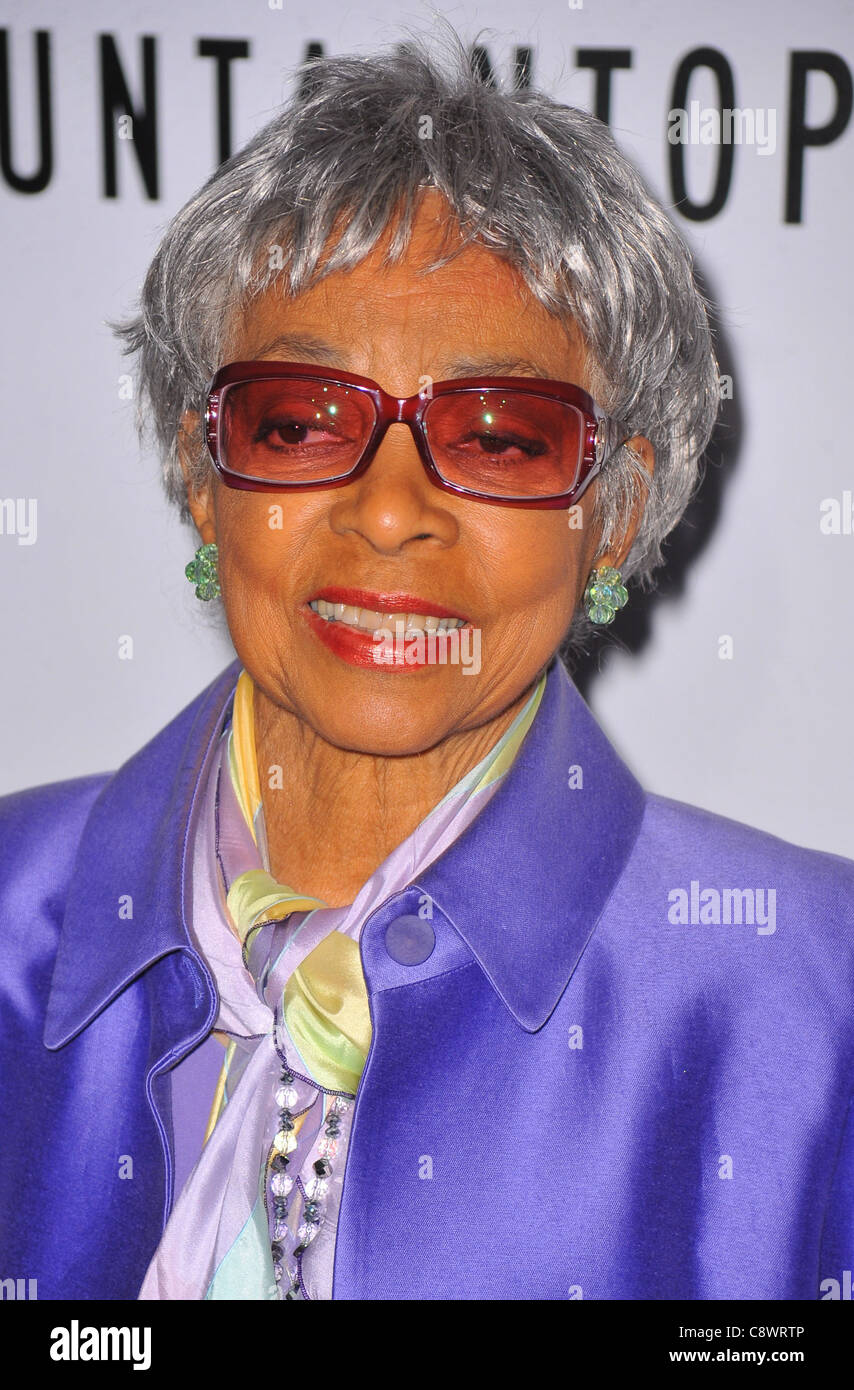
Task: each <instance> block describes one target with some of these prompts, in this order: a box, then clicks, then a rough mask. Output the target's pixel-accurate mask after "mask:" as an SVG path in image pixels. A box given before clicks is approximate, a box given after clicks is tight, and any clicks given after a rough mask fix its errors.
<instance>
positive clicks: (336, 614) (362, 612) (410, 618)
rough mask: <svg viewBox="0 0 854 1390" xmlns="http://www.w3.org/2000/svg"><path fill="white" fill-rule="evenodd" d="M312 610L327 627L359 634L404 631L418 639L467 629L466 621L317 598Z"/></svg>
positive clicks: (311, 605)
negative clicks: (337, 625) (339, 626)
mask: <svg viewBox="0 0 854 1390" xmlns="http://www.w3.org/2000/svg"><path fill="white" fill-rule="evenodd" d="M308 606H309V608H310V609H311V610H312V612H313V613H316V614H317V615H318V617H320V618H323V619H324V621H325V622H327V623H342V624H344V626H346V627H350V628H356V629H357V630H358V631H360V632H367V633H374V632H379V631H382V630H383V629H385V630H391V631H392V632H397V631H398V629H399V628H400V629H402V631H403V635H404V637H407V636H409V635H410V634H411V635H412V636H417V634H418V633H423V632H453V631H454V630H455V629H456V628H461V627H464V626H465V623H466V620H465V618H450V617H442V618H440V617H439V616H438V615H437V614H435V613H412V612H409V613H402V612H397V613H392V612H379V611H378V610H376V609H371V608H357V607H355V606H354V605H353V604H348V603H330V602H329V601H328V600H327V599H322V598H316V599H312V600H311V601H310V603H309V605H308Z"/></svg>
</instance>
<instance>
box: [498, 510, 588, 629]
mask: <svg viewBox="0 0 854 1390" xmlns="http://www.w3.org/2000/svg"><path fill="white" fill-rule="evenodd" d="M586 549H587V547H586V541H585V533H584V529H583V526H582V527H580V528H576V529H573V528H570V525H569V521H568V518H567V513H566V512H564V511H555V512H543V513H541V514H540V515H539V516H537V517H532V516H531V515H530V514H528V515H526V516H524V519H523V521H521V522H520V523H519V524H517V525H516V526H515V527H514V528H513V529H511V530H510V531H509V532H508V533H507V534H506V536H505V537H504V538H503V542H500V543H498V544H496V543H495V540H493V546H492V550H491V557H492V563H493V565H494V573H495V575H496V583H497V584H498V586H499V588H500V592H501V593H502V594H504V595H505V596H506V599H507V607H508V608H514V607H515V608H528V607H530V606H532V605H535V604H537V603H543V602H544V601H548V600H552V602H553V603H554V605H555V607H556V608H557V609H564V608H572V607H573V606H574V603H575V597H576V594H577V592H578V586H579V583H580V582H581V576H582V570H584V568H585V563H586ZM585 577H586V571H585Z"/></svg>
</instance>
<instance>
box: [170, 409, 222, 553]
mask: <svg viewBox="0 0 854 1390" xmlns="http://www.w3.org/2000/svg"><path fill="white" fill-rule="evenodd" d="M199 423H200V417H199V414H198V411H195V410H187V411H185V412H184V414H183V415H182V416H181V423H180V425H179V426H178V459H179V461H180V464H181V472H182V473H183V474H184V485H185V487H186V489H187V505H188V507H189V508H190V515H191V516H192V518H193V521H194V522H195V524H196V530H197V531H198V533H199V535H200V536H201V538H202V544H203V545H207V544H208V542H209V541H215V540H216V513H215V511H214V496H213V479H212V477H210V475H209V477H208V481H207V482H206V483H204V484H203V485H202V486H201V487H198V486H194V484H193V469H192V460H193V459H194V458H196V456H197V454H198V447H199V444H198V440H199Z"/></svg>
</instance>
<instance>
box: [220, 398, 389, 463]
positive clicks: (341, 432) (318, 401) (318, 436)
mask: <svg viewBox="0 0 854 1390" xmlns="http://www.w3.org/2000/svg"><path fill="white" fill-rule="evenodd" d="M373 425H374V406H373V402H372V400H371V398H370V397H369V396H367V395H365V393H364V392H362V391H354V390H353V389H352V388H349V387H347V386H338V385H336V384H335V383H334V382H319V381H312V380H308V379H306V380H302V379H301V378H299V377H294V378H289V379H287V380H281V381H273V380H259V381H245V382H240V383H238V384H236V385H233V386H228V387H226V388H225V390H224V392H223V395H222V398H221V401H220V415H219V424H218V430H219V456H220V462H221V463H222V464H223V466H224V467H225V468H228V469H229V470H230V471H231V472H232V473H238V474H240V476H241V477H244V478H250V479H255V480H257V481H259V482H282V483H316V482H328V481H331V480H334V479H335V478H340V477H345V476H346V475H347V473H349V472H350V471H351V469H353V468H354V467H355V465H356V464H357V463H358V461H359V459H360V457H361V455H362V453H363V452H364V449H365V445H366V444H367V442H368V439H369V438H370V435H371V430H372V429H373Z"/></svg>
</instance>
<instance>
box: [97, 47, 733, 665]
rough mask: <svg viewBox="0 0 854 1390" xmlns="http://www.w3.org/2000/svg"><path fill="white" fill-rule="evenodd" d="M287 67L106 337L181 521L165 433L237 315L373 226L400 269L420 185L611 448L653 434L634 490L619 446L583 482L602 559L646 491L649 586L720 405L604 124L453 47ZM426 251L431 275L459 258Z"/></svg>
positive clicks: (292, 287) (633, 182)
mask: <svg viewBox="0 0 854 1390" xmlns="http://www.w3.org/2000/svg"><path fill="white" fill-rule="evenodd" d="M299 71H300V75H301V77H302V88H301V91H300V92H299V93H298V94H297V95H295V96H294V97H293V98H292V100H291V101H290V102H289V103H288V104H287V105H286V106H284V107H283V108H282V110H281V111H280V112H279V113H278V114H277V115H276V116H275V117H274V119H273V120H272V121H270V122H269V123H268V124H267V125H265V126H264V127H263V129H261V130H260V131H258V133H257V134H256V135H255V136H254V137H253V139H252V140H250V141H249V143H248V144H247V145H246V146H245V147H244V148H243V149H242V150H240V151H239V152H238V153H236V154H234V155H233V156H232V157H231V158H230V159H228V160H227V161H226V162H225V163H224V164H223V165H222V166H221V167H220V168H219V169H218V170H217V171H216V172H215V173H214V174H213V175H212V177H211V178H210V179H208V181H207V183H205V184H204V186H203V187H202V188H201V189H200V191H199V192H198V193H197V194H196V195H195V196H194V197H193V198H191V199H190V201H189V202H188V203H186V205H185V206H184V207H183V208H182V209H181V211H180V212H179V213H178V214H177V216H176V217H175V218H174V219H173V221H172V222H171V224H170V225H169V227H168V229H167V231H166V233H165V235H164V237H163V240H162V242H161V244H160V246H159V248H158V250H157V253H156V255H155V257H154V260H153V261H152V264H151V267H150V269H149V271H148V273H147V275H146V278H145V283H144V285H143V287H142V292H141V296H140V304H139V310H138V313H137V314H136V315H135V316H134V317H132V318H130V319H128V320H127V321H125V322H124V323H117V324H113V325H112V327H113V328H114V331H115V332H116V333H117V334H118V335H119V337H120V338H121V339H122V340H123V343H124V351H125V352H126V353H132V354H136V355H137V362H138V372H139V383H138V384H139V389H138V392H137V399H138V402H139V404H138V416H137V424H138V427H139V430H140V434H141V436H144V435H145V433H146V432H147V431H148V430H149V429H153V433H154V435H155V438H156V441H157V444H158V446H159V449H160V452H161V457H162V460H163V464H162V469H163V481H164V485H165V488H166V492H167V495H168V497H169V498H170V499H171V500H172V501H174V502H175V503H177V504H178V506H179V508H180V510H181V515H182V518H183V519H184V520H188V519H189V509H188V506H187V498H186V491H185V484H184V478H183V474H182V471H181V467H180V463H179V454H178V435H179V425H180V420H181V417H182V415H183V414H184V412H185V411H188V410H193V411H197V412H199V413H200V414H201V413H202V410H203V403H204V393H205V388H206V386H207V384H208V382H209V381H210V378H211V377H212V376H213V374H214V372H215V371H216V369H217V368H218V367H220V366H221V365H222V364H223V362H225V361H227V360H229V359H228V356H227V344H228V340H229V334H230V331H231V326H232V324H233V323H234V321H235V318H236V315H237V314H238V313H239V311H240V309H241V308H242V307H243V306H245V304H246V303H248V302H249V300H250V299H251V298H252V297H253V296H255V295H257V294H260V293H263V292H264V290H266V289H268V288H269V287H270V286H271V285H272V284H273V283H274V282H276V281H281V284H282V289H283V291H284V293H286V294H290V295H297V294H299V293H301V292H302V291H303V290H306V289H308V288H310V287H311V285H313V284H314V283H316V282H317V281H318V280H320V279H321V278H322V277H323V276H324V275H325V274H328V273H330V272H331V271H334V270H347V269H351V268H352V267H353V266H355V265H356V264H358V263H359V262H360V261H361V260H363V259H364V257H365V256H367V255H368V253H369V252H370V251H371V250H372V248H373V247H374V246H375V244H376V242H377V241H378V240H379V238H380V237H381V235H382V234H383V232H384V231H385V230H386V229H387V228H390V227H391V228H392V230H393V235H392V236H391V237H390V242H389V248H388V253H387V262H388V263H391V262H393V261H395V260H397V259H399V258H400V256H401V255H402V254H403V253H404V251H405V249H406V246H407V244H408V241H409V235H410V230H411V226H412V221H413V218H414V215H415V213H416V212H417V204H418V200H419V195H420V191H421V190H422V189H424V188H425V187H431V188H435V189H438V190H439V191H440V192H441V193H442V194H443V195H444V197H445V198H446V199H447V202H448V203H449V205H450V207H451V208H452V209H453V212H454V214H455V217H456V219H457V222H456V225H457V227H458V228H459V229H460V230H461V231H462V233H463V240H462V243H461V244H460V245H459V247H458V249H462V247H463V246H464V245H466V244H467V243H468V242H471V241H476V242H478V243H480V244H481V245H483V246H485V247H486V248H487V249H489V250H491V251H493V252H494V253H496V254H497V255H499V256H501V257H502V258H503V259H504V260H505V261H507V262H509V263H510V265H511V266H513V267H515V268H516V269H517V270H518V271H519V272H520V274H521V275H522V277H523V278H524V281H525V282H526V284H527V285H528V287H529V288H530V290H531V292H532V293H533V294H534V295H535V296H536V298H537V299H538V300H539V301H540V302H541V303H542V304H543V305H544V306H545V307H546V309H547V310H548V311H549V312H550V313H552V314H554V315H555V316H556V317H557V318H558V319H559V320H561V321H564V322H566V323H567V326H569V324H570V323H571V322H572V321H574V323H575V324H576V325H577V326H578V327H579V328H580V330H581V333H582V335H583V338H584V340H585V344H586V348H587V352H588V360H589V375H590V380H589V386H590V390H591V393H592V395H593V396H594V398H595V399H596V400H597V402H598V403H599V404H600V405H601V406H602V407H603V408H604V409H606V410H607V411H608V412H609V413H610V414H611V415H613V416H614V417H616V418H617V419H619V420H621V421H624V422H626V425H627V426H628V431H627V432H628V433H630V434H631V435H635V434H637V435H645V436H646V437H647V438H648V439H649V440H650V441H651V443H652V445H653V448H654V450H655V460H656V464H655V474H654V478H653V480H652V483H651V484H650V483H649V480H648V475H647V474H646V472H645V470H644V469H643V467H642V464H641V461H640V459H639V458H638V457H637V456H636V455H635V454H634V452H633V451H632V450H630V449H628V448H627V447H622V448H620V449H619V450H617V451H616V452H615V453H614V454H613V455H612V457H611V458H610V460H609V462H608V463H607V465H606V466H605V468H604V469H603V472H602V473H601V474H600V476H599V478H598V480H597V483H596V488H595V504H594V519H595V520H596V521H597V522H598V523H599V524H601V527H602V536H601V542H600V546H599V551H598V554H599V555H603V554H605V553H606V552H608V551H609V550H611V549H613V548H614V547H615V546H616V545H618V544H619V539H620V536H621V534H622V533H623V530H624V528H625V526H626V524H627V521H628V518H629V516H630V514H631V511H632V508H633V507H634V505H635V504H636V502H637V500H638V499H639V498H640V497H643V496H645V497H646V505H645V507H644V511H643V517H642V520H641V523H640V526H639V528H638V531H637V534H636V537H635V540H634V543H633V545H632V548H631V551H630V552H629V555H628V557H627V559H626V562H625V564H624V566H623V576H624V578H629V577H633V578H634V580H635V581H636V582H637V583H638V584H640V585H641V586H642V587H646V588H649V587H651V576H652V572H653V570H654V569H655V567H656V566H657V565H659V564H661V561H662V554H661V544H662V541H663V540H664V538H665V537H666V536H667V534H668V533H669V532H670V531H671V530H672V528H673V527H674V526H675V525H676V524H677V522H678V521H679V518H680V517H681V515H682V513H683V511H684V510H685V507H686V506H687V504H688V501H689V500H690V497H691V495H692V493H693V491H694V488H695V486H696V483H697V477H698V466H699V461H700V458H701V456H702V454H703V451H704V450H705V448H706V445H707V443H708V441H709V437H710V435H711V431H712V428H713V425H714V420H715V416H716V413H717V409H718V399H719V389H718V375H717V363H716V361H715V356H714V352H713V348H712V338H711V331H710V327H709V322H708V315H707V306H706V303H705V300H704V298H703V296H702V294H701V293H700V290H699V289H698V286H697V284H696V282H695V278H694V272H693V266H692V260H691V255H690V252H689V251H688V249H687V247H686V245H685V243H684V241H683V240H682V237H681V236H680V234H679V233H678V231H677V230H676V228H675V227H674V225H673V224H672V223H671V221H670V220H669V219H668V217H667V216H666V214H665V213H664V211H663V209H662V208H661V206H660V205H659V203H658V202H657V201H656V200H655V199H654V198H653V197H652V195H651V194H650V193H649V192H648V190H647V189H646V187H645V185H644V183H643V181H642V179H641V177H640V175H639V174H638V172H637V171H636V170H635V169H634V168H633V166H632V165H631V164H630V163H629V162H628V161H627V160H626V158H625V157H624V156H623V155H622V154H621V153H620V152H619V150H618V149H617V146H616V144H615V142H614V140H613V137H612V135H611V133H610V131H609V129H608V127H607V126H606V125H604V124H603V123H602V122H601V121H598V120H597V119H596V118H595V117H593V116H591V115H589V114H587V113H586V112H584V111H580V110H576V109H575V108H573V107H570V106H564V105H562V104H560V103H558V102H556V101H554V100H552V99H551V98H550V97H548V96H546V95H545V94H543V93H542V92H537V91H534V90H533V89H530V88H522V89H519V90H512V91H507V90H502V89H500V88H499V87H498V86H495V85H490V84H487V83H485V82H484V81H483V79H482V78H481V77H479V76H477V75H476V74H475V73H474V72H473V69H472V63H471V60H470V57H469V54H468V53H467V51H466V50H465V48H464V46H463V44H462V42H461V41H460V40H459V39H458V38H457V37H456V36H454V40H453V41H452V43H451V44H450V46H449V48H448V49H447V51H446V52H445V53H444V54H440V55H438V56H437V55H436V54H433V53H431V52H430V51H428V48H427V46H426V44H425V43H424V42H423V41H421V40H418V39H415V40H414V41H413V40H409V41H407V42H406V43H405V44H400V45H398V46H397V47H396V48H395V49H394V50H392V51H389V52H387V53H382V54H379V55H377V56H371V57H340V58H318V59H312V60H310V61H309V62H308V63H305V64H303V65H302V67H301V69H300V70H299ZM425 117H429V120H430V122H432V129H431V130H430V134H431V138H423V135H424V133H425V129H430V127H429V126H427V127H425V125H424V118H425ZM339 219H340V223H339ZM339 225H342V226H343V231H342V232H341V235H340V237H339V239H338V241H337V243H336V244H335V245H334V248H333V249H332V251H331V254H327V256H326V259H325V260H324V261H323V264H322V265H321V264H320V262H321V259H322V256H323V253H324V251H325V250H326V251H328V242H329V238H330V234H331V232H332V231H333V228H334V227H337V226H339ZM271 244H275V245H276V246H277V247H278V248H280V250H279V252H278V254H277V255H276V256H271V255H270V250H271ZM441 252H442V254H440V256H439V257H438V258H437V259H436V260H435V261H434V262H432V263H431V265H430V266H429V267H428V270H432V269H434V268H439V267H440V266H441V265H444V264H446V263H447V262H448V261H449V260H450V259H452V258H453V256H454V255H455V254H456V253H457V252H456V251H455V250H454V248H453V247H452V246H447V247H446V246H445V245H443V246H442V248H441ZM623 437H625V435H624V436H623ZM195 446H196V448H195V458H194V460H193V463H192V469H193V472H192V479H191V480H192V482H193V483H194V484H195V485H196V486H198V485H200V484H201V483H203V482H204V481H205V480H206V479H207V477H208V470H209V468H210V467H211V464H210V460H209V458H208V456H207V453H206V450H205V448H204V444H203V439H202V433H201V428H200V429H199V432H198V436H197V438H196V440H195ZM587 633H589V624H588V622H587V619H586V617H585V616H584V615H583V613H582V612H581V611H579V613H577V614H576V617H575V619H574V622H573V627H572V629H571V632H570V640H571V642H573V641H574V642H575V644H576V645H579V644H580V643H579V639H582V640H583V637H584V636H585V634H587Z"/></svg>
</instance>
